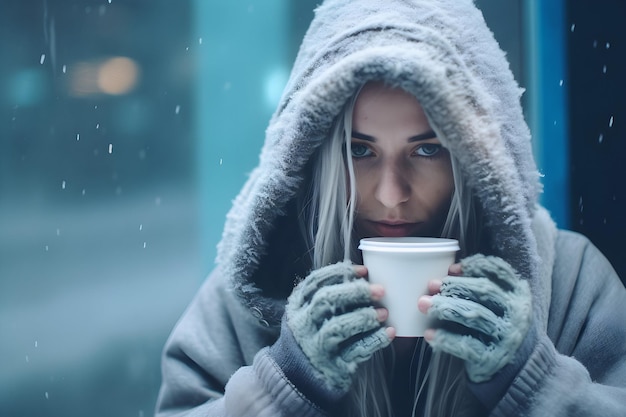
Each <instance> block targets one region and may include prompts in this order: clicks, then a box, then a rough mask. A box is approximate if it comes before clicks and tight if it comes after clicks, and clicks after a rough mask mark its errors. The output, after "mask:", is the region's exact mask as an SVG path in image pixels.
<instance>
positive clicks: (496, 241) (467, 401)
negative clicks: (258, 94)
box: [157, 0, 626, 416]
mask: <svg viewBox="0 0 626 417" xmlns="http://www.w3.org/2000/svg"><path fill="white" fill-rule="evenodd" d="M519 95H520V90H519V88H518V87H517V84H516V83H515V81H514V80H513V77H512V74H511V73H510V71H509V69H508V64H507V62H506V60H505V58H504V54H503V53H502V52H501V51H500V49H499V48H498V45H497V43H496V42H495V40H494V39H493V36H492V34H491V33H490V32H489V30H488V29H487V27H486V26H485V23H484V21H483V19H482V16H481V15H480V12H479V11H478V10H476V9H475V7H474V5H473V4H472V2H471V1H470V0H437V1H435V0H429V1H427V0H414V1H401V0H385V1H382V0H378V1H377V0H371V1H365V0H363V1H355V0H329V1H326V2H325V3H324V4H322V6H320V7H319V8H318V9H317V10H316V17H315V19H314V21H313V23H312V24H311V27H310V29H309V31H308V33H307V35H306V36H305V39H304V41H303V43H302V46H301V49H300V53H299V55H298V58H297V60H296V62H295V65H294V68H293V71H292V74H291V78H290V81H289V82H288V85H287V87H286V89H285V92H284V94H283V98H282V100H281V102H280V104H279V107H278V109H277V111H276V113H275V115H274V116H273V118H272V120H271V121H270V125H269V128H268V130H267V132H266V142H265V146H264V148H263V150H262V153H261V158H260V164H259V166H258V168H257V169H256V170H255V171H253V172H252V174H251V176H250V179H249V180H248V182H247V184H246V185H245V187H244V188H243V190H242V191H241V193H240V194H239V196H238V197H237V199H236V200H235V202H234V204H233V208H232V210H231V211H230V213H229V215H228V218H227V221H226V226H225V229H224V235H223V238H222V241H221V242H220V245H219V252H218V259H217V268H216V270H215V271H214V272H213V273H212V274H211V276H210V277H209V278H208V279H207V281H206V283H205V284H204V285H203V287H202V288H201V289H200V291H199V293H198V295H197V296H196V298H195V299H194V301H193V302H192V304H191V305H190V306H189V308H188V309H187V311H186V312H185V314H184V316H183V317H182V318H181V320H180V322H179V323H178V324H177V326H176V328H175V330H174V331H173V333H172V335H171V337H170V339H169V340H168V343H167V345H166V348H165V352H164V358H163V385H162V389H161V392H160V396H159V401H158V406H157V407H158V410H157V413H158V415H159V416H174V415H176V416H192V415H194V416H196V415H197V416H277V415H285V416H291V415H303V416H321V415H339V416H350V415H353V416H391V415H396V416H406V415H416V416H417V415H419V416H421V415H428V416H431V415H440V416H449V415H455V416H462V415H470V416H480V415H491V416H509V415H519V416H546V415H550V416H591V415H594V416H595V415H602V416H621V415H623V414H624V411H625V410H626V360H624V358H625V357H626V356H625V355H626V311H624V309H623V307H622V306H623V303H624V302H626V290H625V289H624V287H623V286H622V284H621V282H620V281H619V279H618V277H617V276H616V274H615V272H614V271H613V269H612V268H611V266H610V264H609V263H608V262H607V261H606V259H605V258H604V257H603V256H602V255H601V254H600V253H599V251H598V250H597V249H596V248H595V247H593V245H591V243H590V242H589V241H588V240H586V239H585V238H584V237H582V236H580V235H577V234H574V233H571V232H565V231H558V230H557V229H556V228H555V226H554V223H553V222H552V221H551V219H550V217H549V214H548V213H547V212H546V211H545V210H544V209H543V208H542V207H540V206H539V205H538V203H537V195H538V193H539V192H540V184H539V182H538V178H539V175H538V173H537V170H536V168H535V164H534V161H533V159H532V153H531V149H530V134H529V131H528V128H527V126H526V124H525V123H524V120H523V116H522V111H521V107H520V104H519ZM368 236H446V237H454V238H457V239H459V241H460V245H461V248H462V250H461V256H460V261H459V263H457V264H454V265H452V266H450V271H449V272H450V277H447V278H445V279H444V280H443V281H440V282H437V281H433V282H431V283H430V290H431V295H430V296H424V297H421V298H419V300H418V299H417V297H416V309H417V308H419V309H420V311H422V312H423V313H425V314H429V315H431V316H433V317H436V318H438V319H440V323H441V325H438V326H437V328H436V329H432V330H430V331H429V332H428V333H427V334H426V336H425V338H424V339H410V338H408V339H407V338H394V336H395V331H394V329H393V328H390V327H387V326H386V325H385V320H386V317H387V312H386V310H385V309H383V308H380V307H379V306H378V300H379V299H380V297H382V295H383V294H384V288H382V287H380V286H375V285H370V284H368V283H367V281H366V280H364V279H362V278H366V277H367V270H366V268H364V267H363V266H361V265H360V264H361V263H362V262H361V260H360V255H359V253H358V251H357V249H356V247H357V242H358V240H359V239H360V238H362V237H368ZM294 286H295V287H294Z"/></svg>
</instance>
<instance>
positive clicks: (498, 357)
mask: <svg viewBox="0 0 626 417" xmlns="http://www.w3.org/2000/svg"><path fill="white" fill-rule="evenodd" d="M461 267H462V271H463V275H464V276H462V277H456V276H449V277H447V278H445V279H444V282H443V285H442V287H441V293H440V294H438V295H436V296H434V297H433V299H432V303H433V305H432V307H431V308H430V309H429V311H428V314H429V316H430V317H434V318H436V319H438V320H442V321H443V322H444V324H443V325H442V326H443V327H442V328H440V329H438V330H437V332H436V334H435V338H434V340H433V341H432V342H431V346H432V348H433V349H434V350H442V351H444V352H447V353H450V354H452V355H454V356H457V357H459V358H461V359H463V360H464V361H465V367H466V369H467V374H468V376H469V379H470V380H471V381H473V382H484V381H487V380H489V379H491V377H492V376H493V375H494V374H495V373H496V372H498V371H499V370H500V369H502V368H503V367H504V366H505V365H507V364H508V363H510V362H511V361H512V359H513V358H514V357H515V355H516V353H517V351H518V348H519V347H520V345H521V344H522V342H523V341H524V338H525V337H526V334H527V332H528V329H529V327H530V324H531V320H532V309H531V294H530V288H529V286H528V283H527V282H526V281H523V280H522V279H521V278H520V277H519V276H518V274H517V273H516V272H515V270H513V268H512V267H511V266H510V265H509V264H508V263H506V262H505V261H503V260H502V259H500V258H497V257H493V256H484V255H474V256H471V257H469V258H466V259H464V260H462V262H461ZM446 322H453V323H457V324H460V325H461V326H462V327H461V328H457V329H456V330H457V331H451V330H447V327H446V324H445V323H446Z"/></svg>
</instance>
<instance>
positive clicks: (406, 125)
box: [352, 83, 430, 135]
mask: <svg viewBox="0 0 626 417" xmlns="http://www.w3.org/2000/svg"><path fill="white" fill-rule="evenodd" d="M352 123H353V127H354V128H355V129H366V130H373V131H372V132H371V133H375V134H379V133H380V132H390V131H397V130H399V129H400V130H407V131H408V132H406V133H407V134H411V135H415V134H418V133H423V132H424V131H426V130H430V125H429V123H428V120H427V118H426V115H425V114H424V111H423V109H422V107H421V105H420V103H419V102H418V101H417V99H416V98H415V97H414V96H413V95H412V94H410V93H408V92H406V91H404V90H402V89H400V88H392V87H389V86H387V85H385V84H383V83H368V84H366V85H365V86H363V88H362V90H361V92H360V94H359V95H358V97H357V99H356V102H355V105H354V112H353V115H352ZM362 133H370V132H362Z"/></svg>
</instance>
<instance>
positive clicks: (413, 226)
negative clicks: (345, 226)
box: [369, 221, 419, 237]
mask: <svg viewBox="0 0 626 417" xmlns="http://www.w3.org/2000/svg"><path fill="white" fill-rule="evenodd" d="M369 224H370V226H371V227H372V229H373V230H374V232H375V233H376V234H377V235H378V236H383V237H407V236H415V235H416V234H417V231H418V230H419V223H408V222H398V221H370V222H369Z"/></svg>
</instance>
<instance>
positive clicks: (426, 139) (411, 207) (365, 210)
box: [352, 83, 454, 239]
mask: <svg viewBox="0 0 626 417" xmlns="http://www.w3.org/2000/svg"><path fill="white" fill-rule="evenodd" d="M352 160H353V163H354V170H355V176H356V184H357V206H356V221H355V232H356V234H357V237H358V238H359V239H360V238H364V237H377V236H386V237H403V236H436V235H438V233H439V232H440V230H441V227H442V225H443V222H444V221H445V218H446V215H447V212H448V208H449V206H450V200H451V198H452V193H453V191H454V181H453V177H452V166H451V163H450V154H449V153H448V151H447V150H446V149H445V148H443V147H442V146H441V143H440V142H439V140H437V138H436V136H435V133H434V132H433V131H432V128H431V127H430V125H429V123H428V120H427V119H426V115H425V114H424V111H423V110H422V107H421V106H420V104H419V102H418V101H417V100H416V99H415V97H414V96H412V95H411V94H409V93H407V92H405V91H404V90H401V89H392V88H390V87H387V86H385V85H384V84H382V83H368V84H366V85H365V86H364V87H363V89H362V90H361V93H360V94H359V96H358V97H357V101H356V103H355V107H354V114H353V119H352Z"/></svg>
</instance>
